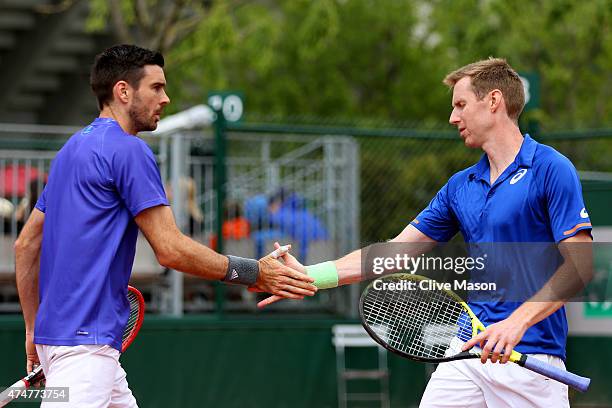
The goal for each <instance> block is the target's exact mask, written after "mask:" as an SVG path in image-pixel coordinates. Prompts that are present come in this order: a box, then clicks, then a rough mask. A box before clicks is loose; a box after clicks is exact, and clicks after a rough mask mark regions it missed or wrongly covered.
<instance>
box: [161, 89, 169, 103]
mask: <svg viewBox="0 0 612 408" xmlns="http://www.w3.org/2000/svg"><path fill="white" fill-rule="evenodd" d="M169 103H170V97H169V96H168V94H167V93H166V91H164V95H163V96H162V99H161V102H160V104H161V105H167V104H169Z"/></svg>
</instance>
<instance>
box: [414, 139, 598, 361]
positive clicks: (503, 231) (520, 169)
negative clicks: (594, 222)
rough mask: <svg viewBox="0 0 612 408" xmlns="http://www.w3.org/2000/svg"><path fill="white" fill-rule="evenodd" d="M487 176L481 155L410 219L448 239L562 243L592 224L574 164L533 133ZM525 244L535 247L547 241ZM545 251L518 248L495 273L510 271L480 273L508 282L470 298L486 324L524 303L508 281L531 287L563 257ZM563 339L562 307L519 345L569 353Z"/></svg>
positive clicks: (520, 348) (486, 164)
mask: <svg viewBox="0 0 612 408" xmlns="http://www.w3.org/2000/svg"><path fill="white" fill-rule="evenodd" d="M489 177H490V172H489V160H488V158H487V156H486V154H483V156H482V158H481V159H480V161H479V162H478V163H476V164H475V165H473V166H471V167H468V168H467V169H465V170H462V171H460V172H458V173H456V174H454V175H453V176H452V177H451V178H450V179H449V181H448V183H447V184H446V185H445V186H444V187H442V189H440V191H439V192H438V193H437V194H436V196H435V197H434V198H433V200H432V201H431V203H430V204H429V205H428V206H427V208H425V209H424V210H423V211H422V212H421V213H420V214H419V215H418V216H417V217H416V218H415V219H414V220H413V221H412V222H411V224H412V225H413V226H414V227H415V228H417V229H418V230H420V231H421V232H423V233H424V234H425V235H427V236H429V237H430V238H432V239H434V240H436V241H438V242H447V241H449V240H450V239H451V238H452V237H453V236H454V235H455V234H456V233H457V232H461V234H462V235H463V238H464V239H465V241H466V242H467V243H520V242H526V243H558V242H560V241H562V240H564V239H566V238H569V237H571V236H574V235H575V234H576V233H577V232H578V231H581V230H584V229H588V230H590V229H591V222H590V219H589V216H588V213H587V211H586V209H585V205H584V201H583V198H582V188H581V185H580V180H579V178H578V175H577V172H576V169H575V168H574V166H573V165H572V163H571V162H570V161H569V160H568V159H567V158H566V157H565V156H563V155H561V154H560V153H559V152H557V151H556V150H554V149H553V148H551V147H549V146H546V145H543V144H540V143H537V142H536V141H535V140H533V139H532V138H531V137H530V136H529V135H525V138H524V141H523V143H522V146H521V149H520V151H519V153H518V155H517V156H516V158H515V160H514V162H513V163H512V164H510V166H508V168H507V169H506V170H504V172H503V173H502V174H501V175H500V176H499V178H498V179H497V180H496V181H495V183H493V185H491V184H490V183H489ZM527 247H532V248H535V249H533V250H532V251H537V248H540V247H542V248H543V247H544V246H543V245H541V246H540V247H538V245H536V244H534V245H529V246H527ZM523 252H529V250H527V251H523ZM546 252H549V251H546V250H544V249H543V250H542V253H541V254H540V256H531V255H533V254H529V255H530V256H528V257H527V256H525V255H524V254H523V257H522V258H521V255H517V259H519V262H517V259H512V261H511V262H512V264H511V265H506V267H503V265H502V266H501V267H500V265H499V263H500V262H503V260H499V259H497V260H496V262H497V263H498V264H497V265H496V267H495V268H491V269H492V270H493V271H492V272H490V273H492V274H498V275H499V274H500V271H502V272H503V273H505V274H506V276H488V277H487V276H476V280H478V281H483V282H486V281H487V279H488V278H489V279H491V280H493V281H500V279H501V280H502V281H504V282H505V283H506V285H504V287H503V288H502V289H501V292H500V298H499V299H490V301H487V302H468V303H469V304H470V308H472V310H473V311H474V313H475V314H476V315H477V316H478V318H479V319H480V320H481V321H482V322H483V323H484V324H485V326H487V325H490V324H493V323H495V322H498V321H500V320H503V319H505V318H507V317H508V316H510V314H511V313H512V312H513V311H514V310H515V309H516V308H517V307H518V306H520V304H521V302H518V301H513V300H516V298H513V297H512V295H511V293H510V292H511V291H512V289H511V288H513V287H514V288H515V289H516V288H518V289H519V290H521V289H523V290H524V292H525V293H531V294H534V293H536V292H537V291H538V290H539V289H540V288H541V287H542V285H543V284H544V283H545V282H546V281H547V280H548V278H549V277H550V276H552V274H554V272H555V271H556V268H557V267H558V266H559V265H560V263H561V261H562V258H561V257H560V256H557V257H554V256H552V257H551V256H549V255H550V254H546ZM509 262H510V261H509ZM483 273H484V274H485V275H486V274H487V273H488V268H487V269H485V271H484V272H483ZM472 278H474V276H472ZM505 290H506V291H508V292H507V293H504V291H505ZM504 298H505V299H506V300H505V299H504ZM508 298H509V299H510V301H508V300H507V299H508ZM566 338H567V320H566V316H565V308H561V309H559V310H557V311H556V312H555V313H553V314H552V315H550V316H549V317H547V318H546V319H544V320H542V321H541V322H539V323H537V324H535V325H534V326H532V327H530V328H529V329H528V330H527V332H526V333H525V336H524V337H523V339H522V341H521V342H520V343H519V344H518V345H517V346H516V348H515V349H516V350H517V351H518V352H521V353H530V354H532V353H533V354H536V353H544V354H551V355H556V356H559V357H561V358H563V359H565V343H566Z"/></svg>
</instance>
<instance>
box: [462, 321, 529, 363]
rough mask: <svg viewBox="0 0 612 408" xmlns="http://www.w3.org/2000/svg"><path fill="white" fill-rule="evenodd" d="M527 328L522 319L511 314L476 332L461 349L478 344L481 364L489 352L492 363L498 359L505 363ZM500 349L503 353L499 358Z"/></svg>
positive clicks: (464, 349)
mask: <svg viewBox="0 0 612 408" xmlns="http://www.w3.org/2000/svg"><path fill="white" fill-rule="evenodd" d="M527 329H528V326H527V324H526V323H525V321H524V320H523V319H519V318H516V317H513V316H512V315H511V316H510V317H508V318H507V319H504V320H502V321H500V322H497V323H495V324H492V325H491V326H489V327H487V328H486V329H485V330H484V331H483V332H480V333H478V335H476V336H474V337H473V338H472V339H470V340H469V341H468V342H466V343H465V344H464V345H463V347H462V351H467V350H469V349H471V348H472V347H474V346H475V345H477V344H478V345H479V346H480V348H481V349H482V356H481V358H480V361H482V363H483V364H484V363H486V362H487V359H488V358H489V354H491V362H492V363H496V362H497V361H498V360H499V362H500V363H501V364H505V363H507V362H508V359H509V358H510V353H512V350H513V349H514V346H516V345H517V344H518V343H519V342H520V341H521V339H522V338H523V335H524V334H525V332H526V331H527ZM502 351H503V353H504V354H503V356H502V358H501V359H500V358H499V357H500V354H501V353H502Z"/></svg>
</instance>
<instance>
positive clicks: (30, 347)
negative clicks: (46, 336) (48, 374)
mask: <svg viewBox="0 0 612 408" xmlns="http://www.w3.org/2000/svg"><path fill="white" fill-rule="evenodd" d="M25 349H26V373H28V374H29V373H31V372H32V371H33V370H34V369H35V368H36V367H38V366H39V365H40V360H39V359H38V353H37V352H36V346H35V345H34V334H32V333H27V332H26V340H25ZM44 384H45V377H44V376H43V377H42V378H40V380H38V381H36V382H35V383H32V385H33V386H35V387H38V386H44Z"/></svg>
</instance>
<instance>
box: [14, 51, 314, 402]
mask: <svg viewBox="0 0 612 408" xmlns="http://www.w3.org/2000/svg"><path fill="white" fill-rule="evenodd" d="M163 66H164V59H163V57H162V55H161V54H160V53H158V52H153V51H149V50H146V49H143V48H140V47H137V46H133V45H119V46H115V47H111V48H109V49H107V50H105V51H104V52H102V53H101V54H99V55H98V56H97V57H96V59H95V62H94V64H93V67H92V70H91V87H92V89H93V92H94V94H95V95H96V97H97V99H98V105H99V108H100V116H99V117H98V118H97V119H95V120H94V121H93V122H92V123H91V124H90V125H88V126H87V127H85V128H84V129H82V130H80V131H79V132H77V133H75V134H74V135H73V136H72V137H71V138H70V139H69V140H68V141H67V142H66V144H65V145H64V146H63V147H62V149H61V150H60V151H59V152H58V154H57V156H56V158H55V159H54V161H53V163H52V166H51V171H50V175H49V180H48V184H47V186H46V187H45V189H44V191H43V193H42V195H41V197H40V199H39V200H38V202H37V204H36V209H35V210H34V211H33V212H32V214H31V216H30V218H29V220H28V222H27V223H26V225H25V227H24V229H23V231H22V233H21V234H20V236H19V238H18V240H17V242H16V243H15V253H16V262H15V264H16V275H17V287H18V290H19V297H20V301H21V305H22V310H23V315H24V319H25V326H26V354H27V370H28V371H30V370H31V369H32V366H33V364H36V363H38V362H39V360H40V364H42V366H43V371H44V373H45V376H46V379H47V386H61V387H69V392H70V402H69V403H68V404H67V405H61V404H60V403H56V402H54V403H53V404H50V405H52V406H54V407H55V406H71V407H135V406H136V401H135V399H134V397H133V395H132V393H131V391H130V390H129V388H128V384H127V381H126V374H125V371H124V370H123V368H122V367H121V365H120V364H119V352H120V350H121V340H122V338H121V336H122V332H123V328H124V326H125V324H126V322H127V318H128V311H129V308H128V305H127V303H126V302H127V301H126V294H127V285H128V281H129V278H130V274H131V270H132V265H133V262H134V253H135V248H136V238H137V235H138V229H139V228H140V230H141V231H142V232H143V233H144V235H145V237H146V238H147V240H148V241H149V243H150V244H151V246H152V248H153V250H154V252H155V255H156V257H157V259H158V261H159V263H160V264H162V265H163V266H165V267H167V268H171V269H175V270H178V271H182V272H186V273H190V274H193V275H196V276H199V277H201V278H204V279H210V280H223V281H225V282H229V283H237V284H243V285H246V286H250V287H254V288H258V289H261V290H265V291H271V292H273V293H276V294H278V295H282V296H287V297H290V298H302V297H303V296H310V295H313V294H314V292H315V291H316V287H315V286H313V285H312V284H311V282H313V279H312V278H310V277H308V276H306V275H305V274H303V273H299V272H296V271H295V270H293V269H291V268H288V267H286V266H283V265H282V264H281V263H280V262H279V261H277V260H276V259H274V258H273V257H272V256H268V257H264V258H262V259H261V260H259V261H257V260H254V259H245V258H239V257H233V256H224V255H220V254H218V253H216V252H214V251H212V250H211V249H209V248H207V247H205V246H203V245H201V244H199V243H197V242H196V241H193V240H192V239H190V238H189V237H187V236H185V235H183V234H182V233H181V231H180V230H179V229H178V228H177V226H176V223H175V221H174V217H173V215H172V211H171V209H170V207H169V206H168V200H167V198H166V194H165V192H164V188H163V185H162V181H161V177H160V173H159V169H158V167H157V164H156V161H155V157H154V156H153V153H152V151H151V149H149V147H148V146H147V145H146V144H145V142H144V141H143V140H141V139H139V138H138V137H136V136H135V135H136V134H137V133H138V132H141V131H150V130H154V129H155V128H156V127H157V122H158V121H159V119H160V116H161V114H162V111H163V109H164V107H165V106H166V105H167V104H168V103H169V102H170V99H169V98H168V96H167V95H166V91H165V86H166V80H165V77H164V71H163ZM34 344H35V345H36V346H34ZM45 404H46V403H43V406H44V405H45Z"/></svg>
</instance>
